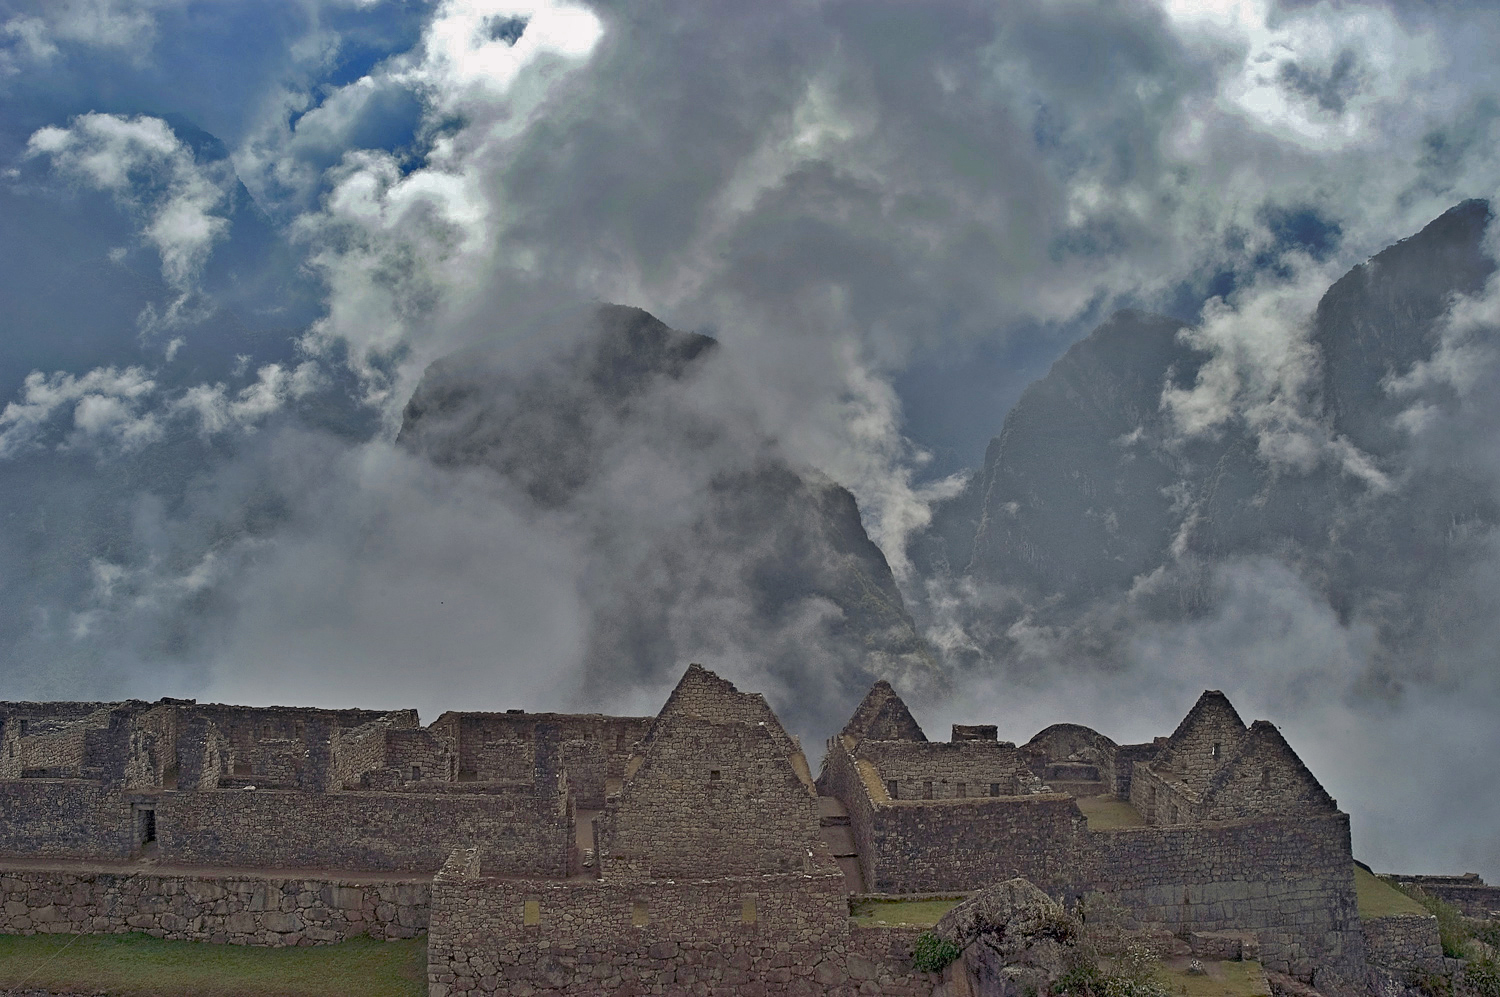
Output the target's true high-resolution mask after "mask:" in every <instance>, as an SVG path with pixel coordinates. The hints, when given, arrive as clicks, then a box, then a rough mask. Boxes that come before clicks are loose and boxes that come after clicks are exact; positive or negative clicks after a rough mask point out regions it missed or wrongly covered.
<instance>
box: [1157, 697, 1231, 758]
mask: <svg viewBox="0 0 1500 997" xmlns="http://www.w3.org/2000/svg"><path fill="white" fill-rule="evenodd" d="M1224 723H1233V724H1234V725H1235V726H1236V727H1238V728H1240V730H1244V729H1245V721H1243V720H1241V719H1240V714H1239V711H1238V710H1236V709H1235V708H1234V704H1233V703H1231V702H1230V701H1229V697H1228V696H1226V695H1224V694H1223V693H1222V692H1220V691H1219V690H1218V689H1205V690H1203V695H1201V696H1199V697H1198V701H1197V702H1196V703H1194V704H1193V708H1192V709H1191V710H1188V711H1187V716H1185V717H1183V718H1182V723H1180V724H1178V725H1177V729H1176V730H1174V731H1173V732H1172V736H1171V737H1169V738H1167V747H1168V748H1171V747H1173V746H1175V745H1177V744H1179V743H1181V742H1182V741H1185V740H1187V739H1188V738H1190V737H1191V736H1192V735H1193V733H1194V732H1195V731H1197V730H1198V729H1200V728H1201V727H1202V726H1203V725H1205V724H1216V725H1217V724H1224Z"/></svg>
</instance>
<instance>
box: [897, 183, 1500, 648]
mask: <svg viewBox="0 0 1500 997" xmlns="http://www.w3.org/2000/svg"><path fill="white" fill-rule="evenodd" d="M1489 217H1490V214H1489V209H1488V206H1487V205H1486V204H1485V203H1484V202H1481V201H1469V202H1465V203H1463V204H1461V205H1458V206H1457V207H1455V208H1453V209H1452V210H1450V211H1449V212H1447V213H1446V214H1444V215H1443V216H1442V217H1440V218H1439V219H1437V220H1436V221H1434V222H1433V223H1431V224H1430V225H1429V226H1427V227H1426V228H1425V229H1423V230H1422V231H1421V232H1420V233H1419V234H1417V235H1415V236H1413V237H1412V238H1410V239H1407V240H1404V241H1403V242H1400V243H1398V244H1396V245H1395V246H1392V247H1390V248H1389V249H1386V250H1385V251H1383V252H1382V253H1380V254H1379V255H1377V256H1375V257H1374V258H1373V259H1371V260H1370V261H1369V262H1367V263H1365V264H1363V265H1362V266H1359V267H1356V268H1355V269H1354V270H1352V271H1351V272H1350V273H1349V274H1347V275H1346V276H1345V277H1343V278H1342V279H1341V280H1339V281H1338V282H1337V283H1335V284H1334V285H1333V286H1332V287H1331V288H1330V289H1329V290H1328V291H1327V293H1326V294H1325V295H1324V297H1323V298H1322V300H1321V303H1320V304H1319V306H1318V309H1317V312H1316V315H1315V317H1314V320H1313V325H1312V329H1311V331H1310V334H1309V343H1310V346H1311V348H1312V352H1313V354H1314V355H1315V361H1314V362H1315V368H1314V370H1313V376H1312V378H1311V382H1310V383H1311V387H1310V389H1309V391H1308V397H1306V398H1304V399H1302V401H1301V403H1300V404H1302V406H1303V410H1304V411H1305V413H1306V415H1307V418H1308V420H1309V425H1310V426H1311V427H1313V430H1314V431H1315V432H1316V433H1317V434H1319V435H1320V437H1321V438H1322V439H1325V440H1327V441H1331V444H1330V446H1332V447H1335V448H1338V449H1339V452H1342V453H1345V454H1350V455H1353V459H1355V460H1358V461H1360V462H1362V465H1361V466H1363V467H1366V468H1367V469H1369V470H1370V471H1371V472H1372V473H1373V476H1378V477H1379V478H1380V480H1381V481H1383V482H1385V485H1384V486H1380V487H1376V486H1372V484H1371V480H1372V477H1364V478H1362V477H1361V476H1360V475H1359V474H1356V473H1351V470H1350V464H1349V462H1348V461H1346V462H1344V463H1343V464H1342V465H1341V464H1340V463H1339V461H1337V460H1333V459H1326V458H1325V459H1320V460H1319V461H1318V462H1317V463H1316V465H1315V466H1312V467H1310V468H1290V469H1289V468H1288V467H1287V466H1286V465H1285V464H1284V463H1283V464H1276V463H1273V462H1272V461H1271V460H1269V459H1268V458H1267V456H1266V454H1265V451H1264V447H1263V446H1262V441H1261V439H1260V437H1259V436H1258V435H1257V431H1256V429H1255V428H1254V427H1253V426H1251V425H1249V424H1248V422H1247V420H1246V419H1244V418H1243V417H1240V416H1237V417H1236V418H1233V419H1231V420H1229V421H1228V422H1227V423H1225V424H1224V425H1223V426H1221V427H1219V428H1218V430H1217V431H1215V432H1213V433H1208V434H1202V435H1199V436H1194V437H1184V436H1183V435H1182V434H1181V433H1177V432H1174V430H1173V427H1172V426H1171V425H1170V423H1169V421H1168V420H1169V419H1170V413H1169V412H1168V411H1166V409H1165V407H1164V406H1163V402H1162V397H1163V389H1164V388H1166V387H1167V386H1169V385H1175V386H1179V387H1181V386H1191V385H1193V384H1194V382H1195V380H1196V378H1197V376H1198V373H1199V371H1200V369H1201V368H1202V366H1203V364H1204V363H1205V362H1206V361H1207V360H1208V359H1209V356H1208V354H1207V353H1204V352H1200V351H1199V350H1198V349H1197V348H1195V347H1194V346H1193V345H1192V343H1191V342H1190V341H1189V338H1188V337H1185V336H1182V335H1180V333H1182V332H1183V331H1184V327H1183V326H1181V325H1180V324H1179V323H1177V322H1175V321H1173V320H1171V319H1167V318H1164V317H1161V316H1153V315H1146V314H1141V313H1136V312H1122V313H1120V314H1118V315H1116V316H1114V317H1113V318H1112V319H1111V320H1110V321H1108V322H1106V323H1105V324H1104V325H1103V326H1101V327H1100V328H1099V329H1097V330H1096V331H1095V332H1094V333H1093V334H1092V335H1090V336H1089V337H1088V338H1086V339H1084V340H1083V341H1081V342H1079V343H1078V344H1076V345H1075V346H1073V348H1072V349H1070V350H1069V351H1068V352H1067V353H1066V354H1065V355H1064V356H1063V357H1062V358H1061V359H1059V360H1058V361H1057V363H1056V364H1054V365H1053V367H1052V369H1051V371H1050V372H1049V373H1048V374H1047V376H1046V377H1044V378H1043V379H1041V380H1040V381H1038V382H1036V383H1035V384H1033V385H1031V387H1029V388H1028V389H1027V390H1026V392H1025V393H1024V394H1023V395H1022V397H1021V400H1020V401H1019V403H1017V405H1016V407H1015V408H1014V409H1013V410H1012V411H1011V412H1010V414H1009V415H1008V416H1007V418H1006V420H1005V424H1004V426H1003V428H1002V429H1001V432H1000V435H999V436H997V437H995V439H994V440H993V441H992V442H991V443H990V446H989V449H988V452H987V453H986V455H985V461H984V466H983V468H982V469H981V470H980V471H979V472H978V473H976V474H975V476H974V478H973V479H972V480H971V481H970V483H969V485H968V487H967V488H966V489H965V491H964V492H963V493H962V494H960V495H959V496H957V497H956V498H954V499H953V500H951V501H950V502H948V503H946V504H945V505H944V506H943V507H941V508H940V509H939V510H938V511H937V514H936V516H935V517H934V521H933V524H932V526H931V528H930V529H929V530H928V531H926V533H925V534H923V535H921V536H919V537H917V538H915V539H914V540H913V545H912V557H913V561H914V563H915V564H916V565H917V566H918V568H919V570H921V571H923V572H924V573H925V574H926V575H927V576H928V577H929V578H936V579H941V578H965V579H968V580H970V581H971V582H973V583H975V584H977V585H978V586H979V589H980V591H981V593H982V594H983V595H982V598H983V600H984V604H983V605H982V606H978V607H971V609H970V613H971V618H970V620H969V621H968V622H969V624H970V631H971V634H972V635H973V636H975V637H977V638H978V639H979V643H980V644H981V645H983V646H984V649H985V650H986V651H987V652H989V653H992V654H993V653H1004V652H1005V651H1006V649H1007V637H1006V636H1005V634H1006V631H1007V629H1008V628H1009V627H1010V626H1011V625H1012V624H1013V623H1015V622H1016V621H1017V620H1020V619H1022V618H1026V619H1029V620H1031V621H1033V622H1040V623H1044V624H1047V625H1051V626H1060V627H1068V626H1072V625H1075V624H1078V623H1079V622H1080V621H1081V620H1083V619H1084V617H1085V616H1087V615H1088V614H1090V613H1094V614H1096V615H1097V613H1098V610H1099V607H1100V605H1101V603H1103V602H1109V601H1114V602H1115V604H1116V605H1118V604H1119V601H1120V600H1121V599H1122V598H1123V597H1124V596H1125V595H1126V594H1127V593H1130V592H1132V589H1133V588H1134V591H1135V596H1136V597H1138V598H1137V600H1136V608H1137V609H1141V608H1143V607H1144V609H1145V611H1147V612H1149V613H1151V614H1152V615H1154V616H1156V617H1158V618H1182V617H1184V616H1190V615H1192V614H1193V613H1195V612H1197V611H1198V610H1200V609H1202V608H1203V607H1204V605H1205V603H1206V600H1207V599H1208V594H1207V592H1206V590H1205V588H1204V584H1203V581H1204V579H1205V578H1206V577H1207V573H1208V572H1209V571H1210V570H1211V569H1212V568H1213V566H1214V565H1217V564H1222V563H1224V562H1225V561H1227V560H1228V559H1231V558H1235V557H1240V556H1261V557H1270V558H1274V559H1277V560H1279V561H1281V562H1283V563H1285V564H1288V565H1290V566H1291V567H1292V568H1293V569H1294V570H1296V571H1298V572H1299V573H1300V574H1301V575H1302V576H1303V577H1304V578H1307V579H1309V580H1310V581H1311V583H1312V584H1313V585H1314V586H1315V587H1317V588H1319V589H1320V590H1321V591H1322V593H1323V594H1324V595H1325V596H1326V597H1327V599H1328V600H1329V603H1330V604H1331V605H1332V606H1333V607H1334V608H1335V609H1336V610H1338V611H1339V613H1340V614H1341V615H1342V616H1344V617H1345V618H1348V617H1350V616H1353V615H1358V614H1361V613H1365V614H1368V615H1370V616H1372V617H1378V619H1377V626H1378V628H1379V629H1380V630H1381V632H1382V635H1383V636H1385V637H1387V638H1392V639H1396V640H1399V639H1400V638H1401V637H1402V635H1404V634H1409V633H1412V632H1414V631H1415V630H1416V629H1418V628H1420V627H1421V626H1422V625H1423V623H1422V620H1423V619H1424V618H1425V617H1428V616H1430V614H1431V613H1432V612H1433V610H1434V607H1435V605H1436V600H1438V599H1439V598H1440V595H1439V592H1440V591H1441V589H1442V588H1443V586H1444V585H1445V584H1447V582H1448V581H1449V580H1451V579H1453V578H1455V577H1456V576H1457V575H1458V574H1459V573H1461V572H1462V571H1463V570H1464V567H1465V565H1466V563H1467V561H1466V558H1467V556H1468V554H1469V552H1470V551H1471V549H1472V547H1473V546H1474V538H1475V536H1476V535H1477V533H1478V532H1480V531H1483V530H1487V529H1488V528H1490V527H1492V526H1494V525H1495V524H1496V523H1500V508H1497V506H1496V503H1495V500H1494V497H1493V496H1494V489H1493V477H1492V475H1491V474H1490V472H1489V471H1487V470H1485V469H1484V468H1480V467H1476V466H1475V465H1474V462H1473V460H1472V459H1471V457H1469V456H1465V455H1462V454H1446V455H1445V454H1440V453H1436V452H1434V448H1433V447H1432V446H1431V445H1430V444H1419V442H1417V441H1416V440H1415V438H1414V436H1413V434H1412V432H1411V431H1410V426H1409V423H1408V422H1404V421H1403V419H1406V420H1409V416H1403V413H1405V412H1408V411H1409V410H1410V409H1411V408H1412V406H1413V405H1414V404H1415V403H1418V402H1421V403H1423V404H1427V405H1430V406H1431V407H1432V411H1434V412H1438V413H1453V412H1456V411H1457V410H1458V409H1459V408H1460V401H1459V400H1458V399H1457V398H1456V397H1454V395H1453V392H1452V391H1451V390H1448V389H1444V388H1443V387H1442V386H1437V387H1429V388H1426V389H1422V390H1420V391H1418V392H1417V393H1416V394H1413V392H1412V391H1408V390H1397V389H1396V387H1395V386H1394V382H1395V380H1396V379H1399V378H1402V377H1405V376H1407V375H1408V374H1410V372H1411V371H1412V370H1413V369H1414V366H1416V365H1420V364H1422V363H1424V362H1426V361H1429V360H1431V359H1432V358H1433V357H1434V355H1435V354H1436V352H1437V351H1439V350H1440V349H1441V348H1442V329H1443V321H1442V320H1443V317H1444V316H1445V314H1446V313H1447V312H1448V310H1449V308H1450V306H1451V303H1452V302H1453V301H1454V299H1455V296H1457V295H1466V294H1474V293H1477V292H1479V291H1480V290H1481V289H1482V288H1483V287H1484V284H1485V280H1486V278H1487V277H1488V276H1489V275H1490V273H1491V272H1492V270H1493V269H1494V264H1493V262H1492V261H1491V260H1490V259H1489V258H1488V257H1487V256H1486V255H1485V254H1484V252H1483V251H1482V246H1481V240H1482V238H1483V235H1484V231H1485V226H1486V224H1487V223H1488V220H1489ZM1434 462H1436V463H1434ZM1147 579H1150V584H1149V585H1143V584H1142V583H1143V581H1144V580H1147ZM1148 590H1149V591H1148ZM1106 644H1107V641H1106ZM1100 647H1101V648H1102V647H1103V645H1100Z"/></svg>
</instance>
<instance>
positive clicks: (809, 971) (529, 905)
mask: <svg viewBox="0 0 1500 997" xmlns="http://www.w3.org/2000/svg"><path fill="white" fill-rule="evenodd" d="M476 873H477V863H476V862H475V860H474V857H473V854H472V852H459V853H457V854H456V855H455V857H454V859H453V860H451V861H450V862H449V864H448V865H446V866H445V867H444V869H443V871H442V872H440V873H439V874H438V876H437V878H436V879H435V880H434V883H433V913H432V930H431V932H430V933H429V935H428V943H427V952H428V986H429V990H428V992H429V994H430V995H431V997H456V995H459V994H464V995H490V994H510V993H527V994H548V995H580V997H581V995H585V994H587V995H595V994H600V993H615V992H622V991H623V992H630V993H661V992H669V993H673V992H691V993H694V994H698V995H707V997H739V995H742V994H751V993H753V994H761V995H771V994H796V995H808V997H811V995H814V994H827V995H833V997H853V995H855V994H882V995H890V997H931V995H932V993H933V990H934V988H935V987H936V985H937V984H938V983H939V982H941V979H942V978H941V976H937V975H933V974H927V973H918V972H916V971H914V970H912V969H911V968H910V965H909V958H910V952H911V943H912V940H913V939H914V937H915V934H916V933H915V932H910V931H905V932H903V931H898V932H896V933H894V934H893V933H891V932H888V931H867V930H859V931H853V932H851V930H850V928H849V921H848V905H847V900H846V899H845V896H844V891H843V888H844V882H843V877H842V875H841V874H839V873H838V872H836V871H830V872H820V873H815V874H812V875H767V876H739V877H732V878H725V879H716V880H698V881H677V882H672V881H665V880H657V881H649V882H608V881H579V882H540V881H529V882H528V881H525V880H501V879H486V878H480V877H479V876H477V875H476Z"/></svg>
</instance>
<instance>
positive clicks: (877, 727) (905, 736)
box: [840, 679, 927, 741]
mask: <svg viewBox="0 0 1500 997" xmlns="http://www.w3.org/2000/svg"><path fill="white" fill-rule="evenodd" d="M840 733H843V734H847V735H849V736H851V737H855V738H858V739H860V740H870V741H925V740H927V735H926V734H924V733H922V728H921V726H920V725H919V724H918V723H917V721H916V718H915V717H913V716H912V715H911V711H910V710H908V709H907V708H906V704H905V703H904V702H902V701H901V697H900V696H898V695H897V694H896V690H895V689H893V688H891V684H890V683H889V682H887V681H886V680H885V679H881V680H880V681H879V682H876V683H875V684H874V685H873V686H871V687H870V691H869V692H867V693H866V694H865V698H864V699H863V700H861V701H860V704H859V706H858V707H856V708H855V710H854V716H852V717H850V718H849V722H848V723H847V724H845V725H844V729H843V730H842V731H841V732H840Z"/></svg>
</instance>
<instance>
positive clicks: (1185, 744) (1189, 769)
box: [1155, 689, 1246, 792]
mask: <svg viewBox="0 0 1500 997" xmlns="http://www.w3.org/2000/svg"><path fill="white" fill-rule="evenodd" d="M1245 736H1246V729H1245V722H1244V721H1243V720H1241V719H1240V715H1239V713H1238V711H1236V710H1235V708H1234V704H1232V703H1230V702H1229V697H1228V696H1226V695H1224V694H1223V693H1222V692H1220V691H1219V690H1217V689H1208V690H1206V691H1205V692H1204V693H1203V695H1201V696H1199V697H1198V702H1196V703H1194V704H1193V708H1192V709H1191V710H1188V713H1187V716H1185V717H1183V718H1182V723H1180V724H1178V725H1177V729H1176V730H1175V731H1173V732H1172V736H1171V737H1169V738H1167V743H1166V745H1165V746H1164V748H1163V749H1162V751H1161V753H1160V754H1159V755H1158V756H1157V760H1156V765H1155V767H1156V768H1157V769H1158V770H1165V772H1166V773H1168V774H1170V775H1171V777H1173V778H1174V779H1176V780H1178V781H1180V782H1182V783H1183V784H1184V785H1186V786H1187V787H1188V788H1190V789H1192V790H1194V791H1196V792H1202V791H1203V790H1204V789H1206V788H1207V787H1208V784H1209V783H1210V782H1212V781H1213V779H1214V777H1215V776H1217V775H1218V774H1219V773H1220V771H1221V770H1222V769H1223V768H1224V766H1225V765H1226V764H1228V762H1229V759H1230V758H1232V757H1233V756H1234V755H1236V754H1238V752H1239V750H1240V746H1241V745H1242V744H1243V743H1244V740H1245Z"/></svg>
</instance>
